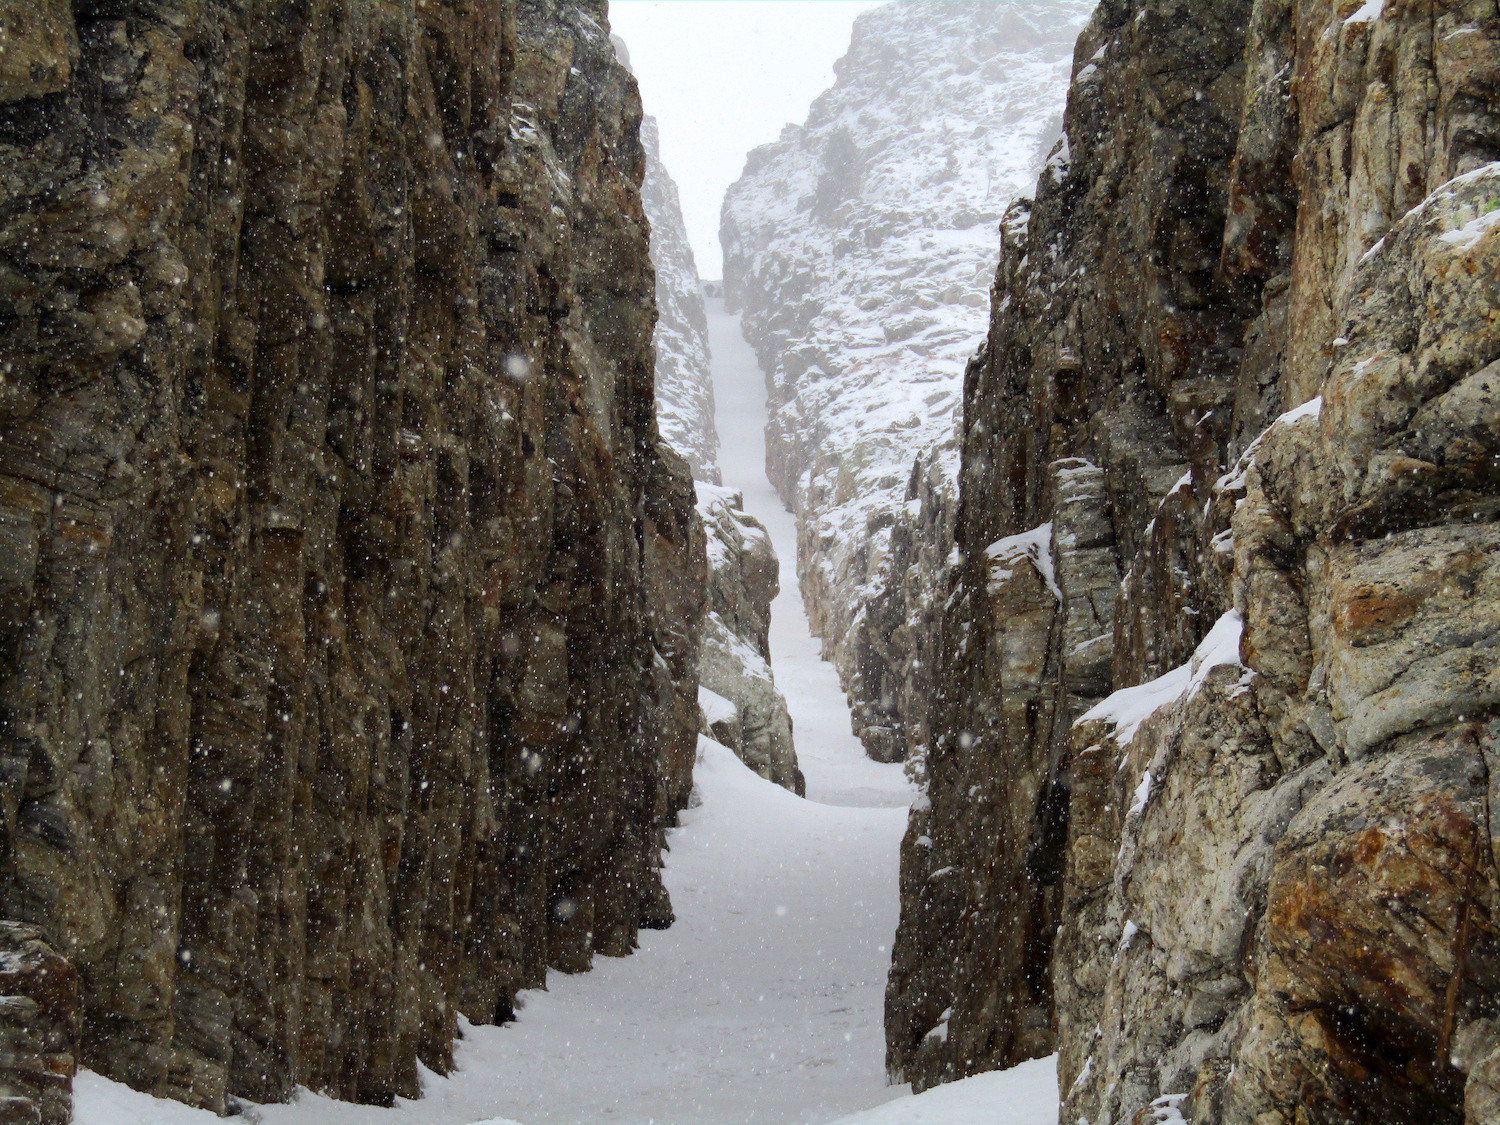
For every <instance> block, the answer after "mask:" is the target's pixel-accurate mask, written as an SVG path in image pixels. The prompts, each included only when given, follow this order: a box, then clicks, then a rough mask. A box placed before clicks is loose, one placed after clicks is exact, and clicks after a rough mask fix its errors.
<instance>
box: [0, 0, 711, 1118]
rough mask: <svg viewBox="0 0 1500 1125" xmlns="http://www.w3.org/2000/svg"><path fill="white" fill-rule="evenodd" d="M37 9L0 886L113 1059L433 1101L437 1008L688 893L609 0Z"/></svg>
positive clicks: (591, 943)
mask: <svg viewBox="0 0 1500 1125" xmlns="http://www.w3.org/2000/svg"><path fill="white" fill-rule="evenodd" d="M33 9H34V11H33V12H32V13H28V14H27V15H25V16H24V17H16V16H12V15H9V14H8V15H7V16H6V17H5V19H6V20H7V21H9V22H8V25H7V36H8V38H7V48H8V50H7V52H6V53H5V56H4V59H5V62H4V64H3V65H0V183H3V185H4V187H3V189H0V355H3V357H4V363H3V373H0V760H3V766H0V913H3V914H4V915H5V916H8V917H11V918H15V919H19V920H22V921H24V922H28V923H32V924H34V925H36V926H38V927H40V929H41V931H42V932H43V933H45V934H46V935H47V936H48V937H49V938H50V939H51V940H52V941H53V942H54V943H55V944H56V945H57V946H58V948H60V949H61V950H63V951H64V952H65V953H66V954H67V956H68V957H69V958H70V959H71V960H72V962H73V963H74V964H75V965H76V966H77V969H78V972H79V975H80V979H81V983H82V999H83V1046H82V1057H83V1061H84V1062H85V1063H86V1064H87V1065H89V1066H91V1067H93V1068H95V1069H97V1070H99V1071H101V1072H102V1073H104V1074H107V1075H109V1076H111V1077H114V1078H119V1079H122V1080H124V1081H127V1082H129V1083H130V1084H132V1085H134V1086H136V1087H139V1088H142V1089H145V1090H148V1091H150V1092H152V1093H156V1094H160V1095H166V1096H172V1097H177V1098H181V1099H183V1100H186V1101H190V1102H193V1103H195V1104H199V1105H204V1106H208V1107H211V1108H216V1109H217V1108H222V1107H223V1106H224V1105H225V1104H226V1098H227V1097H229V1096H230V1095H238V1096H243V1097H248V1098H251V1099H255V1100H270V1099H278V1098H284V1097H286V1096H287V1095H288V1094H289V1093H290V1092H291V1090H292V1088H293V1086H294V1085H295V1084H297V1083H302V1084H305V1085H307V1086H309V1087H312V1088H315V1089H318V1090H323V1091H327V1092H329V1093H332V1094H335V1095H337V1096H340V1097H344V1098H351V1099H356V1100H361V1101H369V1102H376V1103H389V1102H390V1101H391V1099H392V1098H393V1097H395V1096H398V1095H400V1096H416V1095H417V1094H418V1092H419V1089H418V1083H417V1069H416V1063H417V1060H418V1059H421V1060H422V1061H423V1062H425V1063H426V1064H427V1065H429V1066H431V1067H433V1068H435V1069H437V1070H439V1071H442V1070H446V1069H447V1067H448V1066H449V1064H450V1058H451V1054H450V1051H451V1048H450V1043H451V1039H452V1037H453V1034H454V1031H455V1027H456V1023H455V1020H456V1017H457V1015H458V1014H460V1013H462V1014H464V1015H466V1016H467V1017H469V1018H470V1019H472V1020H475V1021H479V1022H488V1021H492V1020H496V1019H505V1018H507V1017H508V1016H509V1015H510V1012H511V1004H512V998H513V997H514V994H515V992H516V990H518V989H520V988H524V987H534V986H538V985H540V984H542V983H543V980H544V977H545V972H546V970H547V968H548V967H549V966H550V967H555V968H560V969H564V970H567V971H577V970H582V969H585V968H587V967H588V964H589V961H590V958H591V955H592V954H594V953H596V952H597V953H605V954H610V955H619V954H624V953H627V952H628V951H629V950H630V949H631V948H632V947H633V946H634V943H635V936H636V932H637V928H638V927H639V926H641V925H652V926H661V925H665V924H667V923H668V921H669V920H670V917H671V913H670V907H669V905H668V903H667V900H666V895H665V892H664V890H663V888H662V886H661V883H660V880H659V878H658V870H657V869H658V866H659V862H660V859H659V857H660V850H661V845H662V842H663V830H664V828H665V826H666V825H667V824H668V823H669V821H670V818H671V817H672V815H673V814H674V811H675V810H676V809H677V808H678V807H680V806H681V805H682V804H683V803H684V802H685V800H686V797H687V791H688V787H689V785H690V782H691V778H690V773H691V763H692V755H693V748H694V744H695V743H694V739H695V733H696V726H697V704H696V691H695V689H696V681H695V674H694V669H695V665H696V658H697V650H698V643H699V637H698V630H699V628H700V620H701V613H702V606H703V598H704V587H703V583H704V561H703V551H704V547H703V533H702V530H701V525H700V523H699V521H698V519H697V517H696V516H695V514H694V510H693V491H692V485H691V481H690V479H689V477H688V475H687V472H686V469H685V467H684V466H683V464H682V462H681V461H680V460H679V459H678V458H676V457H675V455H672V454H670V453H669V452H668V451H666V450H665V449H663V448H662V447H661V446H660V445H659V444H658V442H657V438H656V427H655V420H654V413H653V403H652V351H651V332H652V325H653V319H654V306H653V297H652V292H653V278H652V272H651V268H650V265H649V262H648V259H647V230H646V224H645V222H644V219H643V216H642V213H641V209H640V202H639V193H638V185H639V182H640V177H641V171H642V159H643V157H642V151H641V147H640V143H639V138H638V127H639V121H640V108H639V101H638V97H637V94H636V91H635V85H634V81H633V80H632V79H631V78H630V77H629V76H628V74H627V73H626V72H625V71H624V70H623V68H621V67H620V66H619V65H618V64H617V63H616V62H615V59H614V54H613V51H612V49H611V47H610V43H609V39H608V33H607V24H606V22H605V10H604V5H603V4H602V3H570V4H545V3H522V4H519V5H517V4H513V3H451V4H426V5H423V4H415V5H412V4H403V3H347V4H345V3H334V2H329V3H314V4H306V3H248V2H243V0H219V2H208V3H187V2H183V3H177V2H174V0H138V2H124V0H121V2H114V0H90V2H81V0H80V2H79V3H77V4H75V5H73V6H72V7H71V10H70V7H69V5H67V4H65V3H60V2H58V0H49V2H47V3H42V4H39V5H34V6H33ZM17 19H20V20H21V22H20V23H19V24H17V23H16V20H17ZM28 53H29V55H30V56H35V57H34V58H33V59H32V60H31V62H30V63H29V64H28V63H26V62H25V60H26V58H27V57H28Z"/></svg>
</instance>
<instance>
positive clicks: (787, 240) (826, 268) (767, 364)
mask: <svg viewBox="0 0 1500 1125" xmlns="http://www.w3.org/2000/svg"><path fill="white" fill-rule="evenodd" d="M1091 8H1092V5H1091V4H1088V3H1073V2H1067V3H1041V2H1026V0H1022V2H1016V3H1006V4H970V3H959V2H940V3H923V4H890V5H887V6H885V7H882V8H877V9H875V10H874V11H871V12H868V13H866V14H864V15H862V16H861V17H860V18H859V20H858V21H857V22H856V24H855V28H854V34H853V39H852V43H851V45H850V49H849V52H848V54H847V55H846V56H845V57H844V58H843V59H842V60H840V62H839V63H838V65H837V67H836V72H837V74H838V80H837V82H836V83H835V84H834V86H833V87H832V88H831V89H830V90H828V91H827V92H826V93H824V94H823V95H822V96H821V97H820V98H819V99H818V100H817V101H816V102H815V103H814V104H813V106H812V109H811V112H810V114H809V117H808V120H807V122H806V124H805V125H801V126H788V127H787V129H786V130H785V131H784V132H783V134H782V137H781V139H780V140H779V141H777V142H776V143H775V144H772V145H767V146H765V147H762V148H759V149H757V150H755V151H754V152H752V153H751V154H750V157H749V159H748V160H747V163H746V168H745V173H744V175H743V176H742V177H741V179H740V180H739V181H738V182H737V183H736V184H735V185H734V186H733V187H732V188H731V189H730V191H729V193H728V196H727V197H726V200H725V205H724V217H723V226H722V228H721V238H722V239H723V242H724V253H725V275H726V276H725V286H726V297H727V300H728V303H729V305H730V307H731V309H736V308H737V309H739V310H741V311H742V312H743V316H744V325H745V333H746V337H747V338H748V339H749V340H750V342H751V344H752V345H753V346H754V347H755V349H756V352H757V354H758V355H759V357H760V360H761V364H762V366H763V367H764V368H765V370H766V371H767V372H768V382H769V384H770V397H771V407H772V418H771V422H770V425H769V427H768V431H767V433H768V450H767V459H768V462H769V467H770V472H771V476H772V480H773V481H774V482H775V483H776V485H777V487H778V488H779V489H780V490H781V493H782V495H783V497H784V498H785V499H786V500H787V502H788V503H789V504H790V505H791V506H792V507H793V508H794V509H795V510H796V512H797V514H798V519H799V532H800V535H799V539H800V542H799V547H800V555H801V557H800V558H799V571H800V573H801V576H802V584H803V591H804V595H805V597H806V599H807V602H808V607H809V612H810V615H811V617H812V620H813V623H814V626H815V628H816V629H817V631H818V632H819V634H820V635H821V636H822V637H823V639H824V642H825V645H826V646H827V649H828V652H829V655H830V656H831V657H832V658H833V660H834V661H835V663H836V664H838V666H839V668H840V672H841V675H842V676H843V678H844V681H845V685H846V687H848V688H849V690H850V692H851V695H853V696H854V703H855V708H856V722H857V724H859V725H860V726H861V727H862V736H863V730H864V729H867V728H869V727H873V726H879V727H881V728H882V729H884V730H892V729H894V730H897V731H898V741H900V742H902V743H903V745H902V746H901V747H900V748H899V752H901V753H904V752H905V747H904V735H900V734H899V731H900V728H901V717H900V715H899V714H895V713H893V712H895V711H899V705H891V706H886V705H885V704H884V703H883V702H881V701H882V700H886V701H888V700H890V699H891V698H892V696H893V694H894V695H899V694H900V693H899V692H895V693H893V692H892V691H891V690H890V686H889V683H888V681H889V680H890V679H891V677H892V676H893V675H894V676H895V678H897V679H899V678H900V674H899V673H892V672H890V671H889V670H882V669H875V668H872V667H869V666H868V665H869V660H868V655H869V653H870V652H871V651H873V649H875V648H883V647H886V646H885V645H884V637H885V635H886V634H889V633H890V632H891V630H892V629H893V628H896V627H899V625H901V624H903V623H904V622H907V621H915V620H919V619H921V618H922V617H924V615H925V614H927V613H928V611H929V609H930V607H927V606H925V604H924V600H925V598H926V595H925V594H922V593H920V591H915V592H913V593H914V597H913V598H912V600H911V601H910V602H909V603H908V604H907V605H906V607H905V613H904V617H903V621H902V622H896V621H892V620H888V619H887V617H888V616H889V615H888V614H885V613H883V612H882V609H881V608H880V607H881V606H882V603H883V602H884V601H885V599H886V595H887V593H888V592H889V591H890V590H891V588H892V587H893V585H894V584H896V583H898V582H901V581H904V578H905V575H904V574H903V573H901V572H903V571H905V570H907V569H909V568H910V566H911V563H910V561H909V560H907V559H906V558H905V556H902V555H901V550H900V546H899V544H900V543H901V541H903V540H907V541H910V540H913V539H919V538H922V537H924V536H925V537H929V538H930V537H932V536H933V535H934V534H936V535H938V536H941V535H942V534H943V532H944V524H945V522H946V513H947V512H950V511H951V509H952V503H951V501H952V498H953V496H954V495H955V493H956V485H955V483H954V481H955V474H956V466H957V456H958V454H957V445H956V441H955V429H956V424H957V421H958V415H959V413H960V404H961V399H962V379H963V371H964V366H965V364H966V363H967V361H968V358H969V355H970V353H971V352H972V351H973V349H974V346H975V344H976V342H977V341H978V340H979V339H980V338H981V337H982V336H983V334H984V332H985V328H986V325H987V317H988V304H989V299H988V290H989V285H990V281H991V279H992V277H993V275H994V269H995V262H996V258H997V256H998V237H997V234H996V230H995V226H996V224H997V223H998V221H999V220H1000V217H1001V215H1002V214H1003V213H1004V211H1005V209H1006V207H1007V206H1008V205H1009V203H1010V202H1011V201H1012V199H1014V198H1015V197H1016V196H1018V195H1020V194H1022V193H1023V192H1025V191H1027V190H1028V189H1029V187H1030V185H1031V184H1032V183H1034V182H1035V178H1036V175H1037V173H1038V171H1039V170H1040V168H1041V167H1042V164H1043V161H1044V159H1045V158H1046V156H1047V153H1048V151H1049V150H1050V149H1051V147H1052V146H1053V142H1054V141H1055V140H1056V138H1057V135H1058V129H1059V121H1060V112H1061V108H1062V103H1063V96H1064V92H1065V88H1066V84H1067V80H1068V74H1069V67H1070V61H1071V58H1072V49H1073V42H1074V40H1075V38H1076V36H1077V33H1078V30H1079V29H1080V27H1081V26H1082V24H1083V22H1084V20H1085V19H1086V18H1087V16H1088V13H1089V12H1090V10H1091ZM914 469H915V471H914ZM924 495H926V496H928V497H929V498H931V499H932V500H933V501H934V502H935V504H936V506H937V508H939V509H941V513H938V512H928V514H927V517H926V521H925V523H926V526H924V524H923V515H922V505H921V504H917V503H913V501H916V500H919V499H921V498H922V497H923V496H924ZM919 528H921V530H922V535H918V534H916V532H917V530H918V529H919ZM943 553H944V554H946V552H943ZM897 556H900V557H899V558H898V557H897ZM938 557H939V558H941V557H942V556H941V555H939V556H938ZM927 578H928V579H931V578H932V576H927ZM928 585H931V586H932V587H934V588H936V587H937V586H938V585H939V583H937V582H936V581H928ZM865 633H871V634H872V636H873V634H880V638H879V642H880V643H878V644H876V643H874V641H872V643H871V644H864V643H863V642H862V639H861V638H862V635H863V634H865ZM862 654H863V655H862ZM882 685H884V686H882ZM865 737H866V741H867V745H868V744H870V737H869V736H865Z"/></svg>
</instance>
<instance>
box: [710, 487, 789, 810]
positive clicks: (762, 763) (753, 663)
mask: <svg viewBox="0 0 1500 1125" xmlns="http://www.w3.org/2000/svg"><path fill="white" fill-rule="evenodd" d="M698 510H699V512H700V514H701V515H702V517H703V525H704V528H705V529H706V531H707V533H708V616H707V618H706V619H705V621H704V625H703V650H702V652H701V654H700V656H699V661H698V678H699V683H700V685H701V687H700V692H701V693H702V695H701V698H702V702H703V722H702V726H703V733H704V734H706V735H708V736H709V737H710V738H713V739H715V740H716V741H718V742H721V743H723V744H724V745H725V746H728V747H729V748H730V749H731V750H733V751H734V752H735V753H736V754H737V755H738V756H739V758H740V760H741V761H743V762H744V763H745V764H746V765H747V766H749V767H750V768H751V769H753V770H754V771H755V772H756V773H758V774H760V776H761V777H764V778H766V779H767V780H768V781H774V782H775V783H776V784H777V785H781V786H785V787H786V788H787V789H790V790H792V791H793V792H794V793H796V794H797V795H798V796H801V795H802V794H803V793H804V792H805V791H806V785H805V783H804V782H803V779H802V771H801V770H800V769H798V768H797V753H796V750H795V749H794V747H793V744H792V718H791V715H790V714H788V712H787V707H786V699H785V697H784V696H782V694H781V692H780V690H779V689H778V688H777V687H776V680H775V677H774V675H773V674H772V672H771V641H770V633H771V602H772V600H773V599H774V598H775V597H776V594H777V592H778V591H779V590H780V587H781V581H780V578H779V572H780V566H781V564H780V562H779V561H778V559H777V558H776V552H775V551H774V550H773V549H772V547H771V538H770V536H769V535H768V534H767V533H766V529H765V527H764V526H763V525H762V524H761V522H760V521H759V520H757V519H756V518H755V517H754V516H752V515H750V514H749V513H748V512H746V511H745V502H744V497H743V496H742V495H741V494H740V493H738V492H732V491H730V490H729V489H725V488H714V487H711V486H706V485H702V484H700V485H699V486H698Z"/></svg>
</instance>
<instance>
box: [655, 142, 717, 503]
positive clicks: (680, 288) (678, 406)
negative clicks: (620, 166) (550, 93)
mask: <svg viewBox="0 0 1500 1125" xmlns="http://www.w3.org/2000/svg"><path fill="white" fill-rule="evenodd" d="M641 144H642V146H643V147H644V148H645V150H646V174H645V178H644V180H643V181H642V182H641V206H642V207H644V208H645V211H646V218H647V219H648V220H650V222H651V264H652V265H653V266H655V267H656V315H657V319H656V332H655V334H654V336H653V337H652V342H653V343H654V344H655V345H656V422H657V426H658V428H659V429H660V431H661V436H662V438H663V440H665V441H666V442H667V444H668V445H670V446H671V447H672V448H673V449H675V450H677V452H678V453H680V454H682V456H683V457H684V458H686V459H687V463H688V466H689V467H690V468H691V469H692V470H693V478H694V479H695V480H703V481H708V482H710V483H712V484H718V483H720V478H719V435H718V434H717V433H716V432H715V430H714V388H713V379H712V376H710V374H709V368H708V364H709V359H708V319H707V317H706V316H705V315H704V312H703V284H702V282H700V281H699V280H698V266H697V263H696V262H695V261H694V260H693V248H692V246H691V245H689V243H688V236H687V227H686V226H685V225H684V224H683V221H682V204H681V202H680V201H679V199H678V196H677V185H676V184H675V183H674V182H673V181H672V177H671V176H670V175H669V174H668V173H667V169H666V168H665V167H664V166H663V164H662V162H661V142H660V139H659V137H658V134H657V128H656V118H654V117H651V116H650V115H649V114H648V115H646V116H645V117H643V118H642V119H641Z"/></svg>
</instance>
